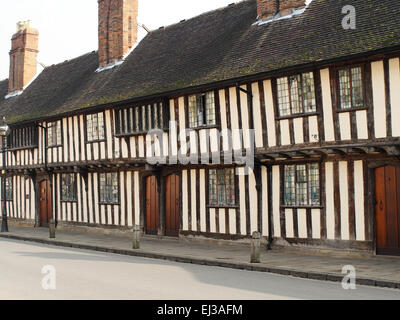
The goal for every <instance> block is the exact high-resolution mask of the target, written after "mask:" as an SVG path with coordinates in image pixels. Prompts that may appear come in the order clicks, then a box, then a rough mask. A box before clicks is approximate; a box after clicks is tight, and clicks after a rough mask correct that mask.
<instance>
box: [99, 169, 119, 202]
mask: <svg viewBox="0 0 400 320" xmlns="http://www.w3.org/2000/svg"><path fill="white" fill-rule="evenodd" d="M99 191H100V203H103V204H116V203H119V181H118V173H117V172H113V173H101V174H100V188H99Z"/></svg>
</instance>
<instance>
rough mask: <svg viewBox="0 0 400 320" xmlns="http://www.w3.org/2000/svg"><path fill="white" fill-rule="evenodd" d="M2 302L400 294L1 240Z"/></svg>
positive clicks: (387, 296) (382, 296)
mask: <svg viewBox="0 0 400 320" xmlns="http://www.w3.org/2000/svg"><path fill="white" fill-rule="evenodd" d="M43 268H44V269H43ZM42 271H43V272H44V273H43V274H42ZM54 271H55V277H52V276H53V274H54ZM54 280H55V281H54ZM54 286H55V289H54V290H53V287H54ZM43 287H44V288H47V290H45V289H44V288H43ZM0 299H1V300H4V299H29V300H30V299H39V300H44V299H45V300H46V299H49V300H59V299H66V300H71V299H78V300H82V299H85V300H86V299H89V300H92V299H107V300H109V299H111V300H113V299H119V300H120V299H121V300H126V299H129V300H130V299H133V300H138V299H139V300H142V299H144V300H160V299H162V300H171V299H172V300H192V299H193V300H204V299H207V300H247V299H254V300H259V299H262V300H280V299H323V300H325V299H362V300H371V299H396V300H397V299H400V290H391V289H379V288H370V287H362V286H358V287H357V289H356V290H350V291H348V290H343V289H342V286H341V284H340V283H330V282H320V281H313V280H307V279H299V278H291V277H285V276H280V275H273V274H266V273H258V272H249V271H241V270H232V269H225V268H218V267H208V266H199V265H190V264H180V263H174V262H168V261H160V260H152V259H145V258H135V257H128V256H120V255H113V254H107V253H104V254H103V253H97V252H91V251H84V250H75V249H64V248H57V247H50V246H44V245H37V244H30V243H26V242H18V241H11V240H3V239H0Z"/></svg>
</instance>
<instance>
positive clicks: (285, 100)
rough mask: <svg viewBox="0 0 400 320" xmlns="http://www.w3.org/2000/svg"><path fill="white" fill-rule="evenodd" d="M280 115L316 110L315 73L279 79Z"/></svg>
mask: <svg viewBox="0 0 400 320" xmlns="http://www.w3.org/2000/svg"><path fill="white" fill-rule="evenodd" d="M277 94H278V106H279V116H280V117H285V116H291V115H295V114H302V113H312V112H316V100H315V85H314V74H313V73H312V72H307V73H302V74H296V75H292V76H289V77H283V78H279V79H277Z"/></svg>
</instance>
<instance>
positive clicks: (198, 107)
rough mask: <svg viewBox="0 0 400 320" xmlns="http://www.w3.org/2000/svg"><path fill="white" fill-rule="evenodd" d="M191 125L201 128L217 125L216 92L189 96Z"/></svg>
mask: <svg viewBox="0 0 400 320" xmlns="http://www.w3.org/2000/svg"><path fill="white" fill-rule="evenodd" d="M188 113H189V127H190V128H201V127H207V126H215V125H216V124H217V121H216V112H215V97H214V92H213V91H210V92H207V93H204V94H198V95H192V96H189V110H188Z"/></svg>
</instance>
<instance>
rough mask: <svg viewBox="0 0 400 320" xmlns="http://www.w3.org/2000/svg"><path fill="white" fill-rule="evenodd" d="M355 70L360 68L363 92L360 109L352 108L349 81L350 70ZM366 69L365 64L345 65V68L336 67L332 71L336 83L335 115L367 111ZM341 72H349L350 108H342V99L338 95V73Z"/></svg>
mask: <svg viewBox="0 0 400 320" xmlns="http://www.w3.org/2000/svg"><path fill="white" fill-rule="evenodd" d="M356 68H361V84H362V90H363V95H362V97H363V106H362V107H353V94H352V81H351V79H352V78H351V70H352V69H356ZM365 69H366V67H365V64H352V65H346V66H341V67H337V68H335V69H334V74H335V81H336V92H335V94H336V101H337V104H336V112H337V113H343V112H351V111H359V110H367V109H368V106H367V103H366V101H367V83H366V81H367V80H366V70H365ZM341 70H349V71H350V79H349V81H350V92H351V108H347V109H345V108H342V97H341V94H340V77H339V72H340V71H341Z"/></svg>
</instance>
